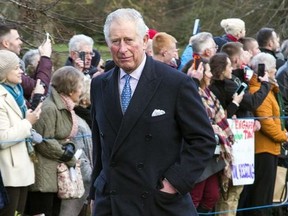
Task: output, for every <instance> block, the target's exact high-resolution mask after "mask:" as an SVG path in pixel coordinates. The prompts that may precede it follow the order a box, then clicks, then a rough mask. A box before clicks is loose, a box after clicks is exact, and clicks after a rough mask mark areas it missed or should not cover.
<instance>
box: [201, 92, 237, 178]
mask: <svg viewBox="0 0 288 216" xmlns="http://www.w3.org/2000/svg"><path fill="white" fill-rule="evenodd" d="M199 94H200V96H201V99H202V102H203V104H204V107H205V108H206V111H207V114H208V117H209V119H210V122H211V125H212V127H213V129H214V133H215V134H217V135H218V137H219V144H220V145H221V149H222V151H221V153H220V157H222V158H223V159H224V160H225V162H226V168H225V169H224V175H225V176H226V177H228V178H231V176H232V173H231V169H230V168H229V167H230V165H231V162H232V159H233V158H232V145H233V144H234V142H235V140H234V135H233V132H232V130H231V128H230V127H229V124H228V121H227V118H226V115H225V111H224V109H223V107H222V106H221V104H220V101H219V100H218V99H217V98H216V96H215V95H214V94H213V93H212V92H211V91H210V90H209V89H208V88H205V89H201V88H199Z"/></svg>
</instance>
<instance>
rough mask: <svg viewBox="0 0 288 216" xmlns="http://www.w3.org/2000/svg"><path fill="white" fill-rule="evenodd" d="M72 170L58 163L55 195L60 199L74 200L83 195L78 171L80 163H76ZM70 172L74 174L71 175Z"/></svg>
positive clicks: (81, 181) (80, 175)
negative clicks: (56, 191)
mask: <svg viewBox="0 0 288 216" xmlns="http://www.w3.org/2000/svg"><path fill="white" fill-rule="evenodd" d="M73 169H74V168H70V169H69V168H68V166H67V165H66V164H65V163H60V164H59V165H58V166H57V184H58V193H57V195H58V197H59V198H60V199H76V198H81V197H82V196H83V195H84V192H85V188H84V184H83V179H82V174H81V170H80V161H77V162H76V166H75V170H73ZM71 172H72V173H74V174H72V175H71ZM73 175H75V176H73ZM73 178H75V179H73Z"/></svg>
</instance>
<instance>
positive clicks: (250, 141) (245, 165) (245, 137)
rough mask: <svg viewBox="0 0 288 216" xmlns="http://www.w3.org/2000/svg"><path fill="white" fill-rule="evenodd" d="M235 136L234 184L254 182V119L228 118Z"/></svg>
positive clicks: (233, 152) (233, 148)
mask: <svg viewBox="0 0 288 216" xmlns="http://www.w3.org/2000/svg"><path fill="white" fill-rule="evenodd" d="M228 122H229V125H230V127H231V129H232V131H233V134H234V137H235V143H234V145H233V147H232V155H233V162H232V180H233V185H248V184H253V183H254V178H255V175H254V154H255V150H254V143H255V141H254V139H255V133H254V131H253V126H254V120H243V119H236V120H232V119H228Z"/></svg>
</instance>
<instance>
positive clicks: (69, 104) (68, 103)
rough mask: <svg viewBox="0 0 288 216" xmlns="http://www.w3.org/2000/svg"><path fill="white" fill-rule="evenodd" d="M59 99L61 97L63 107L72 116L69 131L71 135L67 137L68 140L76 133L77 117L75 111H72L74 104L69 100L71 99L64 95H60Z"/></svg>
mask: <svg viewBox="0 0 288 216" xmlns="http://www.w3.org/2000/svg"><path fill="white" fill-rule="evenodd" d="M60 97H61V99H62V101H63V103H64V104H65V107H66V108H67V110H68V111H69V112H70V113H71V116H72V129H71V133H70V135H69V137H68V138H72V137H74V136H76V134H77V131H78V121H77V116H76V114H75V111H74V110H73V109H74V106H75V103H74V102H73V101H72V100H71V98H69V97H68V96H66V95H63V94H60Z"/></svg>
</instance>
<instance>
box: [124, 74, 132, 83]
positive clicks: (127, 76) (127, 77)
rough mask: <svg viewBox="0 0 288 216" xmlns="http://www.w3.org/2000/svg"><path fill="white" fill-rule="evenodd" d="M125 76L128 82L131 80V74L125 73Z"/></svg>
mask: <svg viewBox="0 0 288 216" xmlns="http://www.w3.org/2000/svg"><path fill="white" fill-rule="evenodd" d="M123 78H124V79H125V81H126V82H127V81H129V80H130V78H131V76H130V75H129V74H125V75H124V76H123Z"/></svg>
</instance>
